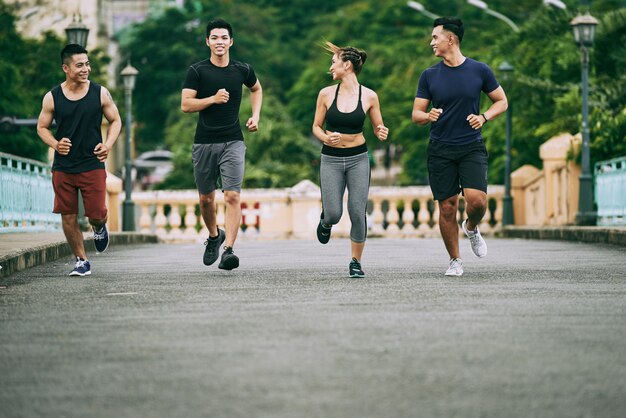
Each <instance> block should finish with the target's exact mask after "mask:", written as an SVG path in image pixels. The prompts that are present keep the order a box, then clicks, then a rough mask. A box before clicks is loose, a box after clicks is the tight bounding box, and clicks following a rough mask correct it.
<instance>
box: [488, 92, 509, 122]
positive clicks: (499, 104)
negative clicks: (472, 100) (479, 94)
mask: <svg viewBox="0 0 626 418" xmlns="http://www.w3.org/2000/svg"><path fill="white" fill-rule="evenodd" d="M487 96H489V98H490V99H491V101H492V102H493V103H492V104H491V106H489V109H487V111H486V112H485V116H487V120H491V119H494V118H495V117H497V116H498V115H499V114H501V113H504V112H506V110H507V109H508V107H509V102H508V100H507V98H506V94H505V93H504V89H503V88H502V86H500V87H498V88H497V89H495V90H494V91H492V92H491V93H489V94H488V95H487Z"/></svg>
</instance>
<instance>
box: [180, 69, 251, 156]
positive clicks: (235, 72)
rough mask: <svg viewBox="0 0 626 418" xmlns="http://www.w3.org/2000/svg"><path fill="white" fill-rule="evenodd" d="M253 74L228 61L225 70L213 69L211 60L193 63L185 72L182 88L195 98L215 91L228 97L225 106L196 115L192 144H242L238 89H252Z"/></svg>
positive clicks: (213, 93)
mask: <svg viewBox="0 0 626 418" xmlns="http://www.w3.org/2000/svg"><path fill="white" fill-rule="evenodd" d="M256 82H257V78H256V74H255V73H254V70H253V69H252V66H251V65H250V64H246V63H244V62H239V61H234V60H230V62H229V63H228V65H227V66H226V67H217V66H215V65H213V63H211V59H210V58H207V59H205V60H204V61H200V62H197V63H195V64H193V65H192V66H190V67H189V69H188V70H187V78H186V79H185V83H184V84H183V88H185V89H191V90H195V91H196V92H197V94H196V98H198V99H203V98H205V97H209V96H213V95H215V93H217V91H218V90H219V89H226V91H228V93H229V95H230V96H229V99H228V102H226V103H222V104H214V105H212V106H209V107H207V108H205V109H202V110H201V111H200V116H199V117H198V125H197V126H196V136H195V141H194V142H195V143H196V144H211V143H220V142H227V141H238V140H239V141H243V133H242V132H241V126H240V123H239V106H240V105H241V97H242V85H245V86H247V87H248V88H250V87H253V86H254V85H255V84H256Z"/></svg>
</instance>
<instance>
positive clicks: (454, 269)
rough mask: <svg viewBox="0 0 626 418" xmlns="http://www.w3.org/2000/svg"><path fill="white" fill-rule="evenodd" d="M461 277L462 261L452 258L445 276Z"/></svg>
mask: <svg viewBox="0 0 626 418" xmlns="http://www.w3.org/2000/svg"><path fill="white" fill-rule="evenodd" d="M462 275H463V260H461V259H460V258H453V259H452V260H450V267H448V270H446V276H462Z"/></svg>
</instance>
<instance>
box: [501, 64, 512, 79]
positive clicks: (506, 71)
mask: <svg viewBox="0 0 626 418" xmlns="http://www.w3.org/2000/svg"><path fill="white" fill-rule="evenodd" d="M498 70H500V72H501V73H502V80H503V81H505V82H506V81H509V77H510V74H511V73H512V72H513V66H512V65H511V64H509V62H508V61H504V62H503V63H502V64H500V65H499V66H498Z"/></svg>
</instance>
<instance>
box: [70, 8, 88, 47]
mask: <svg viewBox="0 0 626 418" xmlns="http://www.w3.org/2000/svg"><path fill="white" fill-rule="evenodd" d="M65 34H66V35H67V40H68V43H70V44H78V45H80V46H82V47H83V48H85V47H86V46H87V37H88V36H89V28H88V27H87V26H85V24H84V23H83V22H82V17H81V15H80V14H78V18H77V15H76V14H75V15H74V19H73V21H72V23H70V24H69V26H68V27H67V28H65Z"/></svg>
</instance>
